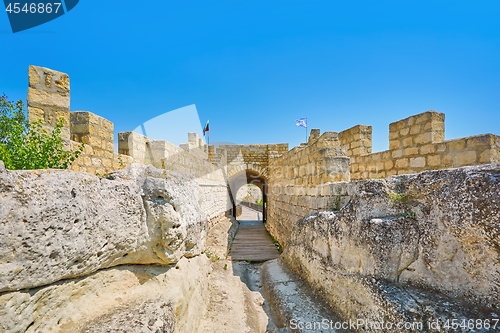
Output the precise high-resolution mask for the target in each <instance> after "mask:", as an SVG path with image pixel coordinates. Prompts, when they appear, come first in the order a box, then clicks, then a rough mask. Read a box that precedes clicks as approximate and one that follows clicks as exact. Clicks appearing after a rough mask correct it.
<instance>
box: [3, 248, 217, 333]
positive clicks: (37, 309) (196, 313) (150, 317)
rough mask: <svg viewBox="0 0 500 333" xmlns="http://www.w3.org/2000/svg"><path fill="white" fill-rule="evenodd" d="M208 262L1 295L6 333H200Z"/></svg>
mask: <svg viewBox="0 0 500 333" xmlns="http://www.w3.org/2000/svg"><path fill="white" fill-rule="evenodd" d="M211 270H212V267H211V263H210V261H209V259H208V258H207V257H206V256H198V257H196V258H192V259H187V258H183V259H181V260H180V261H179V262H178V263H177V264H176V265H175V266H174V265H170V266H157V265H124V266H119V267H115V268H109V269H105V270H101V271H98V272H96V273H94V274H92V275H90V276H86V277H83V278H77V279H72V280H64V281H59V282H57V283H54V284H52V285H50V286H44V287H40V288H36V289H32V290H30V291H16V292H8V293H4V294H3V295H0V331H1V332H3V333H20V332H27V333H35V332H49V331H50V332H53V333H87V332H154V333H157V332H161V333H164V332H173V331H174V330H175V331H177V332H196V331H197V329H198V326H199V324H200V320H201V314H202V313H203V312H204V311H205V309H206V304H207V303H206V301H205V300H204V297H205V296H206V293H207V289H208V277H209V276H210V275H209V274H210V272H211Z"/></svg>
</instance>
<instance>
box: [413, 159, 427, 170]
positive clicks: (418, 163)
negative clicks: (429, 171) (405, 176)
mask: <svg viewBox="0 0 500 333" xmlns="http://www.w3.org/2000/svg"><path fill="white" fill-rule="evenodd" d="M410 167H411V168H424V167H425V157H413V158H410Z"/></svg>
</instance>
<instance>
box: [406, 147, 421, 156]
mask: <svg viewBox="0 0 500 333" xmlns="http://www.w3.org/2000/svg"><path fill="white" fill-rule="evenodd" d="M405 155H418V148H417V147H412V148H406V149H405Z"/></svg>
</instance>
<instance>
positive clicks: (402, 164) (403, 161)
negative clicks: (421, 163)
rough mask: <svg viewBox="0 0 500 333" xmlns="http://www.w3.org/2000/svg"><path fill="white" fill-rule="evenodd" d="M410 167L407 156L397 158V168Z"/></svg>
mask: <svg viewBox="0 0 500 333" xmlns="http://www.w3.org/2000/svg"><path fill="white" fill-rule="evenodd" d="M407 167H408V159H407V158H401V159H398V160H396V165H395V168H396V169H401V168H407Z"/></svg>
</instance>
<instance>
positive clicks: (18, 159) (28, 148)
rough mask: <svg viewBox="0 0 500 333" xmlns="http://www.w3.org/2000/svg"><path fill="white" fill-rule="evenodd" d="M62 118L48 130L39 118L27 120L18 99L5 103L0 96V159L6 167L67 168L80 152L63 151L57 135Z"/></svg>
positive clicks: (18, 168)
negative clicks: (52, 128)
mask: <svg viewBox="0 0 500 333" xmlns="http://www.w3.org/2000/svg"><path fill="white" fill-rule="evenodd" d="M63 127H64V119H59V121H58V122H57V124H56V126H55V127H54V130H53V131H52V132H50V133H48V132H47V131H46V130H44V129H43V128H42V121H41V120H38V121H36V122H33V123H31V124H30V123H29V122H28V120H27V119H26V115H25V112H24V104H23V102H22V101H20V100H19V101H17V102H16V103H13V102H9V101H8V100H7V98H6V96H5V95H4V96H1V97H0V160H2V161H3V162H4V164H5V167H6V168H7V169H10V170H33V169H48V168H52V169H67V168H68V167H69V166H70V165H71V163H72V162H73V161H74V160H75V159H77V158H78V156H80V154H81V153H82V152H83V149H84V145H83V144H82V145H81V146H80V147H79V149H78V150H76V151H74V152H72V151H65V150H64V145H63V141H62V138H61V129H62V128H63Z"/></svg>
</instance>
